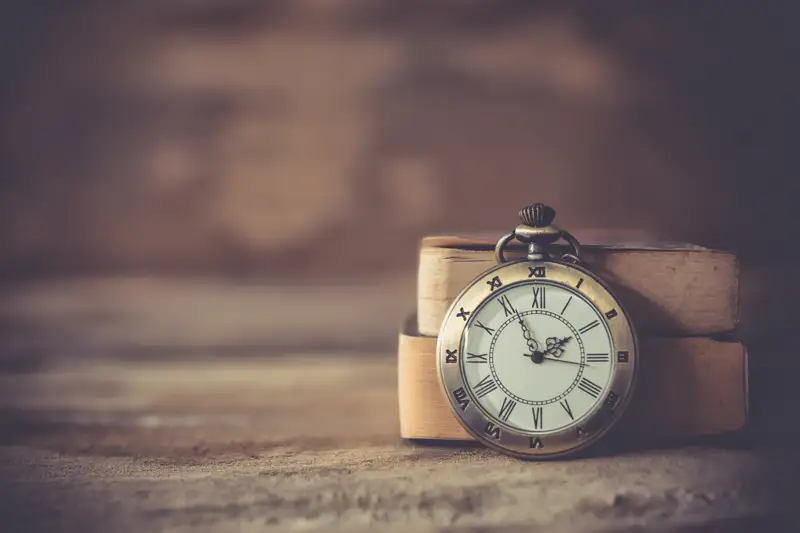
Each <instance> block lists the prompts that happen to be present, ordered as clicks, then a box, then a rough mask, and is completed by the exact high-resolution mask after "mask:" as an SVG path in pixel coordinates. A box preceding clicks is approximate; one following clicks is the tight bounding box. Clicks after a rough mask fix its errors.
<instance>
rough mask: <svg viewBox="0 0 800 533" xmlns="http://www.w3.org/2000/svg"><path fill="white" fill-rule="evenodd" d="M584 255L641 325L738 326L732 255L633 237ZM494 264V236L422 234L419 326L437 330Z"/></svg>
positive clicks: (697, 331)
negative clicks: (464, 291)
mask: <svg viewBox="0 0 800 533" xmlns="http://www.w3.org/2000/svg"><path fill="white" fill-rule="evenodd" d="M498 236H499V234H498ZM601 237H602V236H600V235H594V237H593V238H594V239H595V241H596V242H600V241H602V242H605V241H609V242H610V239H609V238H608V235H606V236H605V237H604V238H602V239H601ZM623 238H625V235H623ZM588 242H591V241H588ZM615 242H618V241H616V240H615ZM506 255H507V257H508V258H518V257H522V256H523V255H524V253H523V252H522V250H521V249H520V248H519V247H517V248H516V249H515V250H513V251H510V252H509V253H507V254H506ZM583 258H584V260H585V261H586V263H587V265H588V266H589V268H590V269H592V271H594V272H596V273H597V274H598V275H599V276H600V277H601V278H603V279H604V280H606V282H608V284H609V285H610V286H611V288H612V289H613V290H614V292H615V294H617V296H618V297H619V298H620V300H621V301H622V304H623V305H624V306H625V308H626V309H627V311H628V313H629V314H630V315H631V316H632V317H635V321H636V327H637V329H638V330H639V331H641V332H646V333H649V334H653V335H660V336H676V335H707V334H711V333H719V332H728V331H732V330H734V329H735V328H736V327H737V325H738V321H739V264H738V261H737V259H736V256H735V255H733V254H730V253H726V252H720V251H716V250H708V249H705V248H700V247H697V246H691V245H680V244H672V245H669V244H664V243H652V242H651V243H650V244H647V243H646V242H642V241H641V240H639V241H635V240H634V241H631V240H630V239H626V242H622V243H618V244H617V245H616V246H613V247H612V246H609V247H606V248H601V247H591V246H587V247H586V248H585V249H584V250H583ZM494 266H496V262H495V259H494V251H493V245H492V244H491V241H489V240H487V239H461V238H456V237H453V238H445V237H433V238H428V239H425V240H423V242H422V245H421V248H420V258H419V267H418V270H419V278H418V279H419V283H418V285H417V309H418V317H417V326H418V328H419V332H420V333H422V334H423V335H428V336H436V335H437V334H438V331H439V327H440V325H441V323H442V320H443V319H444V315H445V313H446V312H447V309H448V308H449V306H450V304H451V303H452V301H453V300H454V299H455V297H456V296H457V295H458V293H459V292H460V291H461V290H462V289H463V288H464V287H465V286H466V285H467V284H468V283H469V282H471V281H472V280H473V279H474V278H475V277H476V276H478V275H479V274H481V273H482V272H484V271H486V270H488V269H490V268H492V267H494Z"/></svg>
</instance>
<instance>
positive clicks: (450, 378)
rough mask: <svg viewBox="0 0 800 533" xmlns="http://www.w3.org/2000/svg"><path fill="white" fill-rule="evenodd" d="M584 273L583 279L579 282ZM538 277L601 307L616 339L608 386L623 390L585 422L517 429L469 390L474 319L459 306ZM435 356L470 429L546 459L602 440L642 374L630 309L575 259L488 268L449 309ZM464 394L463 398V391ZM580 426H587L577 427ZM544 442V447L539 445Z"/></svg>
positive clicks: (512, 451) (445, 388)
mask: <svg viewBox="0 0 800 533" xmlns="http://www.w3.org/2000/svg"><path fill="white" fill-rule="evenodd" d="M539 267H544V272H545V275H544V276H542V277H540V278H537V277H534V273H535V272H539V273H541V272H542V271H541V270H536V269H537V268H539ZM495 277H499V278H500V280H501V282H502V286H501V287H494V286H493V284H492V283H491V280H493V279H494V278H495ZM580 279H583V281H582V282H579V280H580ZM537 280H538V281H546V282H548V283H555V284H558V285H563V286H565V287H567V288H569V289H570V290H573V291H575V292H577V293H579V294H581V295H582V296H583V297H584V298H586V299H587V300H588V301H589V302H590V303H591V304H592V305H594V306H595V307H596V308H597V309H598V310H599V311H600V316H602V317H603V320H605V326H606V327H607V329H608V331H609V332H610V334H611V340H612V344H613V350H612V357H614V360H613V367H612V371H611V375H610V377H609V381H608V387H606V388H605V390H606V391H612V392H613V393H614V394H616V395H618V399H617V400H616V403H615V404H614V406H613V408H610V407H609V406H608V405H607V404H606V399H607V395H606V399H604V400H602V401H599V402H598V403H597V404H596V405H595V406H593V407H592V409H591V410H590V411H589V412H587V413H586V414H585V415H584V416H582V417H581V419H582V421H581V424H580V426H577V425H576V424H570V425H569V426H566V427H564V428H562V429H559V430H556V431H553V432H532V431H522V430H518V429H515V428H511V427H507V426H505V425H503V424H502V423H501V422H500V421H499V420H497V419H496V418H494V417H492V416H489V415H487V413H486V412H485V411H484V409H483V408H482V407H479V406H478V405H477V402H476V401H475V399H474V398H473V397H472V395H471V393H470V392H469V390H470V389H469V386H468V384H467V382H466V379H465V377H464V374H463V366H462V364H461V354H462V346H463V341H464V333H465V331H466V328H467V325H468V324H469V323H470V321H469V319H468V318H465V317H463V316H459V315H458V313H459V312H460V310H461V309H464V310H469V311H470V314H471V313H472V312H474V311H475V310H477V309H479V308H480V307H481V306H482V305H483V304H484V303H485V301H486V300H487V299H488V298H489V297H491V296H492V295H493V294H494V293H495V288H497V289H500V288H507V287H508V286H510V285H514V284H520V283H526V282H527V283H530V282H535V281H537ZM577 285H579V286H577ZM493 287H494V288H493ZM611 309H614V310H616V315H614V316H613V317H612V318H608V317H606V312H608V311H610V310H611ZM454 349H455V350H457V352H456V360H455V361H454V362H453V361H452V354H453V350H454ZM448 350H449V352H448ZM620 351H627V352H628V359H627V362H626V363H622V362H619V361H618V360H617V353H618V352H620ZM448 355H450V357H449V358H448ZM436 358H437V370H438V375H439V384H440V387H441V388H442V392H443V394H444V395H445V396H446V397H447V403H448V405H449V407H450V409H451V411H452V413H453V415H454V416H455V417H456V419H457V420H458V421H459V423H460V424H461V425H462V427H463V428H464V429H465V430H466V431H467V432H468V433H469V434H470V435H472V436H473V437H474V438H475V439H476V440H478V441H479V442H481V443H483V444H485V445H487V446H489V447H491V448H493V449H495V450H498V451H500V452H502V453H505V454H508V455H512V456H516V457H520V458H527V459H547V458H556V457H564V456H567V455H572V454H575V453H577V452H579V451H582V450H585V449H586V448H587V447H589V446H591V445H592V444H594V443H596V442H598V441H599V440H600V439H601V438H602V437H603V436H604V435H605V434H607V433H608V431H609V430H610V429H611V428H612V427H614V426H615V425H616V424H617V422H619V420H620V418H621V417H622V415H623V414H624V412H625V410H626V409H627V407H628V405H629V404H630V400H631V398H632V396H633V392H634V389H635V383H636V377H637V374H638V372H637V370H638V340H637V338H636V332H635V328H634V325H633V323H632V321H631V319H630V315H629V314H628V313H627V312H626V311H625V309H624V307H623V305H622V303H621V302H620V301H619V299H618V298H617V297H616V296H615V295H614V294H613V293H612V292H611V290H610V289H609V288H608V286H607V285H606V283H605V282H604V281H603V280H602V279H600V278H599V277H598V276H596V275H595V274H594V273H592V272H591V271H589V270H587V269H586V268H584V267H581V266H578V265H576V264H573V263H567V262H561V261H557V260H539V261H532V260H529V259H521V260H518V261H514V262H509V263H505V264H502V265H498V266H496V267H494V268H492V269H490V270H487V271H486V272H484V273H483V274H481V275H480V276H479V277H477V278H476V279H474V280H473V281H472V282H471V283H470V284H469V285H467V286H466V287H464V289H462V291H461V292H460V293H459V295H458V296H456V298H455V299H454V300H453V302H452V304H451V305H450V307H449V308H448V310H447V313H446V314H445V319H444V321H443V322H442V326H441V328H440V331H439V337H438V340H437V344H436ZM448 361H450V362H448ZM459 388H462V389H463V390H464V391H465V392H466V393H467V394H468V396H469V399H470V401H469V402H468V403H467V405H466V407H464V408H462V405H461V404H460V403H459V401H458V398H456V397H455V396H454V392H453V391H456V390H458V389H459ZM461 398H462V402H463V396H462V397H461ZM489 423H491V424H492V426H491V427H492V428H495V427H499V429H500V431H499V438H495V437H493V436H490V435H489V434H488V433H487V432H486V430H487V425H488V424H489ZM577 427H580V428H581V430H582V431H581V432H578V431H577ZM495 434H496V432H495ZM537 440H538V442H537ZM539 444H541V447H534V445H539Z"/></svg>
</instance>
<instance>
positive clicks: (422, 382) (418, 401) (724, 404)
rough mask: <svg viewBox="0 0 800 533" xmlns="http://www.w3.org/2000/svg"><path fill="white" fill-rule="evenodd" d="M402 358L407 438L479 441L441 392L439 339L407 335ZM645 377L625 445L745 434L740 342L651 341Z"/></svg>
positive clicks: (625, 427) (643, 350) (624, 428)
mask: <svg viewBox="0 0 800 533" xmlns="http://www.w3.org/2000/svg"><path fill="white" fill-rule="evenodd" d="M411 320H413V317H412V318H411ZM398 358H399V360H398V394H399V402H400V432H401V434H402V435H403V436H404V437H407V438H414V439H457V440H472V436H471V435H469V434H468V433H467V432H466V431H465V430H464V428H463V427H462V426H461V424H460V423H459V422H458V421H457V420H456V418H455V416H453V413H452V412H451V409H450V405H449V404H448V402H447V399H446V398H445V397H444V394H443V393H442V391H441V385H440V383H439V376H438V370H437V367H436V338H435V337H422V336H419V335H414V334H413V332H409V331H406V332H404V333H402V334H401V335H400V339H399V354H398ZM639 372H640V374H639V382H638V384H637V390H636V393H635V397H634V400H633V402H632V404H631V407H630V410H629V411H628V412H627V413H626V416H625V417H624V418H623V420H622V421H621V422H620V425H619V426H618V427H617V428H615V429H616V431H617V432H618V433H619V434H620V435H624V438H625V439H626V440H627V439H631V438H633V439H635V440H640V441H655V442H657V441H658V440H659V439H663V438H668V439H670V438H671V439H685V438H687V437H696V436H698V435H716V434H721V433H728V432H734V431H739V430H741V429H742V428H743V427H744V425H745V422H746V419H747V393H746V386H747V353H746V350H745V347H744V346H743V345H742V344H741V343H739V342H731V341H718V340H712V339H704V338H682V339H670V338H655V339H653V338H644V339H641V342H640V352H639Z"/></svg>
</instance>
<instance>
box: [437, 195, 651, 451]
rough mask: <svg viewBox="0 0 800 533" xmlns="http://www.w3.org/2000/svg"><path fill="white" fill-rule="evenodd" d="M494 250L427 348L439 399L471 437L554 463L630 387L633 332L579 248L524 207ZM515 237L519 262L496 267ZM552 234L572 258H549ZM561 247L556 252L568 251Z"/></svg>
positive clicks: (543, 212)
mask: <svg viewBox="0 0 800 533" xmlns="http://www.w3.org/2000/svg"><path fill="white" fill-rule="evenodd" d="M520 218H521V219H522V224H521V225H519V226H517V227H516V229H514V231H512V232H510V233H508V234H506V235H504V236H503V237H502V238H501V239H500V240H499V241H498V242H497V246H496V247H495V257H496V259H497V263H498V265H497V266H495V267H494V268H491V269H490V270H488V271H486V272H484V273H483V274H481V275H480V276H479V277H478V278H476V279H475V280H473V281H472V282H471V283H470V284H469V285H467V286H466V287H465V288H464V289H463V290H462V291H461V293H460V294H459V295H458V296H457V297H456V298H455V300H454V301H453V303H452V305H451V306H450V308H449V309H448V311H447V314H446V315H445V319H444V321H443V323H442V326H441V329H440V331H439V338H438V341H437V347H436V351H437V366H438V370H439V378H440V383H441V386H442V388H443V392H444V394H445V395H446V397H447V399H448V400H449V403H450V407H451V408H452V411H453V413H454V414H455V416H456V418H457V420H458V421H459V422H460V423H461V425H462V426H463V427H464V429H466V430H467V431H468V432H469V433H470V434H471V435H472V436H473V437H475V438H476V439H477V440H478V441H479V442H482V443H484V444H486V445H487V446H489V447H491V448H494V449H496V450H498V451H501V452H503V453H506V454H509V455H513V456H517V457H523V458H552V457H563V456H566V455H569V454H573V453H575V452H578V451H580V450H583V449H585V448H586V447H588V446H589V445H591V444H593V443H596V442H597V441H598V440H599V439H601V437H603V435H605V434H607V432H608V430H609V429H610V428H611V427H612V426H613V425H614V424H615V423H616V422H617V421H618V420H619V419H620V417H621V416H622V414H623V412H624V411H625V409H626V407H627V406H628V405H629V401H630V399H631V395H632V393H633V390H634V384H635V381H636V375H637V372H636V368H637V357H638V353H637V341H636V333H635V331H634V326H633V324H632V322H631V319H630V317H629V316H628V314H627V313H626V312H625V310H624V309H623V307H622V305H621V304H620V302H619V300H618V299H617V297H616V296H615V295H614V294H613V293H612V292H611V290H610V289H609V288H608V286H607V285H606V283H605V282H603V281H602V280H601V279H600V278H599V277H598V276H597V275H596V274H593V273H592V272H590V271H589V270H588V269H587V268H586V266H585V265H584V264H583V262H582V261H581V252H580V244H579V243H578V241H577V240H576V239H575V238H574V237H573V236H572V235H570V234H569V233H568V232H566V231H564V230H561V229H559V228H558V227H556V226H554V225H553V219H554V218H555V211H554V210H553V209H552V208H550V207H548V206H545V205H542V204H535V205H532V206H528V207H526V208H524V209H523V210H522V211H521V212H520ZM514 238H516V239H517V240H518V241H520V242H522V243H526V244H527V245H528V255H527V258H524V259H521V260H517V261H506V259H505V255H504V249H505V247H506V246H507V245H508V243H509V242H510V241H511V240H512V239H514ZM561 239H563V240H564V241H565V242H566V243H567V245H568V246H569V248H571V250H570V251H571V252H572V253H563V254H557V253H556V252H555V250H554V247H553V244H554V243H556V242H557V241H559V240H561ZM569 248H568V250H569Z"/></svg>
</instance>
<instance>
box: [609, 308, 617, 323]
mask: <svg viewBox="0 0 800 533" xmlns="http://www.w3.org/2000/svg"><path fill="white" fill-rule="evenodd" d="M615 316H617V310H616V309H612V310H611V311H609V312H608V313H606V318H607V319H609V320H611V319H612V318H614V317H615Z"/></svg>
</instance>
